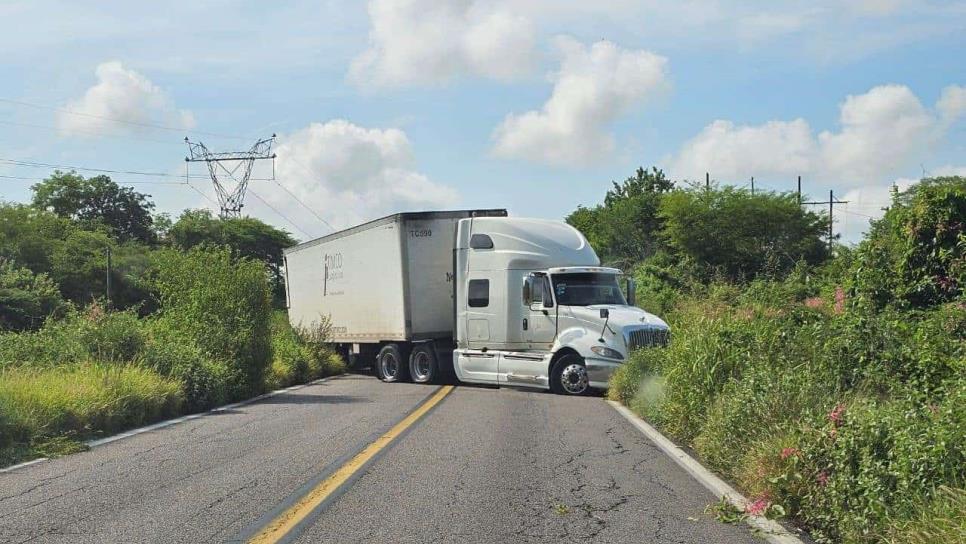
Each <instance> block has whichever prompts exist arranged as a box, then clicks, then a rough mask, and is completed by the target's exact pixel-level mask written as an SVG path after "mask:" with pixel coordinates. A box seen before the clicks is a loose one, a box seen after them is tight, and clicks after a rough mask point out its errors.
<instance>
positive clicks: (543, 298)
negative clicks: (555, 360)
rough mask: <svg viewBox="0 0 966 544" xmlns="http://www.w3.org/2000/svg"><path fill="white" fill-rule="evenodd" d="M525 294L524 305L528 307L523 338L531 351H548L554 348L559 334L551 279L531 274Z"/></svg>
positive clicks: (543, 275)
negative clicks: (555, 339) (555, 338)
mask: <svg viewBox="0 0 966 544" xmlns="http://www.w3.org/2000/svg"><path fill="white" fill-rule="evenodd" d="M523 292H524V295H523V299H524V300H523V303H524V305H525V306H526V308H525V309H524V313H523V315H524V316H525V317H524V323H523V328H524V331H523V338H524V339H525V340H526V341H527V343H528V344H529V347H530V349H532V350H540V351H547V350H549V349H550V348H552V347H553V341H554V337H555V336H556V334H557V322H556V320H555V319H556V318H555V314H554V310H555V308H554V307H553V305H554V301H553V295H552V294H551V290H550V278H549V277H548V276H547V275H546V274H530V275H529V276H527V279H526V284H525V285H524V288H523Z"/></svg>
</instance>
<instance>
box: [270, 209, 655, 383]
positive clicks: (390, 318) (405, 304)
mask: <svg viewBox="0 0 966 544" xmlns="http://www.w3.org/2000/svg"><path fill="white" fill-rule="evenodd" d="M284 256H285V278H286V285H285V286H286V301H287V303H288V310H289V319H290V321H291V322H292V324H293V325H295V326H305V325H311V324H312V323H316V322H319V321H320V320H322V319H323V318H326V319H328V320H329V322H330V324H331V327H332V328H331V331H332V341H333V342H335V343H336V344H337V345H338V346H339V348H340V349H341V350H342V352H343V353H344V354H345V355H346V356H347V358H348V359H349V363H350V365H352V366H356V367H361V366H367V365H370V364H371V365H372V366H373V367H374V368H375V370H376V375H377V376H379V378H380V379H382V380H383V381H386V382H394V381H400V380H409V379H411V380H412V381H415V382H432V381H435V380H436V379H438V378H439V376H440V374H442V373H448V371H455V375H456V376H457V377H458V378H459V379H460V380H461V381H466V382H475V383H490V384H512V385H521V386H530V387H541V388H549V389H552V390H553V391H555V392H558V393H564V394H577V395H579V394H584V393H586V392H587V391H588V390H589V389H590V388H600V387H606V385H607V380H608V378H609V377H610V374H611V373H612V372H613V371H614V370H615V369H616V368H617V367H619V366H620V365H621V364H622V363H623V362H624V360H626V358H627V357H628V356H629V354H630V352H631V351H632V350H634V349H638V348H645V347H650V346H656V345H663V344H665V343H666V342H667V341H668V338H669V330H668V327H667V324H665V323H664V322H663V321H662V320H661V319H659V318H658V317H656V316H654V315H652V314H649V313H647V312H645V311H644V310H641V309H640V308H635V307H633V304H634V300H633V283H632V282H630V281H629V282H628V287H627V292H628V298H630V302H629V303H628V301H627V299H625V296H624V294H623V292H622V291H621V288H620V287H619V285H618V278H619V276H620V275H621V272H620V271H619V270H616V269H613V268H606V267H601V266H600V259H598V257H597V254H596V253H595V252H594V249H593V248H592V247H591V246H590V244H589V243H588V242H587V239H586V238H585V237H584V236H583V234H581V233H580V232H579V231H578V230H576V229H575V228H573V227H571V226H570V225H567V224H566V223H563V222H560V221H548V220H542V219H520V218H509V217H506V210H465V211H447V212H420V213H400V214H396V215H392V216H389V217H384V218H382V219H377V220H375V221H371V222H369V223H365V224H363V225H359V226H357V227H353V228H350V229H347V230H344V231H341V232H337V233H334V234H330V235H328V236H325V237H322V238H319V239H317V240H312V241H310V242H306V243H304V244H300V245H298V246H295V247H292V248H289V249H287V250H286V251H285V254H284Z"/></svg>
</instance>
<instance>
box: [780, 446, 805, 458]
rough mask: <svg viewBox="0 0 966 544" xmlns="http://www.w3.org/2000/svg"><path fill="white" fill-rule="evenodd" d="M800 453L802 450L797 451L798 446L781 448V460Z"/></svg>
mask: <svg viewBox="0 0 966 544" xmlns="http://www.w3.org/2000/svg"><path fill="white" fill-rule="evenodd" d="M800 453H802V452H800V451H798V448H782V461H784V460H785V459H788V458H789V457H793V456H796V455H798V454H800Z"/></svg>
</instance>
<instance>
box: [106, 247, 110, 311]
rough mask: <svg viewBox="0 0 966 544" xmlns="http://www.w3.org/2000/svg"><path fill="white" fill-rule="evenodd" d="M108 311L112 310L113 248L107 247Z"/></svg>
mask: <svg viewBox="0 0 966 544" xmlns="http://www.w3.org/2000/svg"><path fill="white" fill-rule="evenodd" d="M107 309H108V310H110V309H111V246H107Z"/></svg>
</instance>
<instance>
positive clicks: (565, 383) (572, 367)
mask: <svg viewBox="0 0 966 544" xmlns="http://www.w3.org/2000/svg"><path fill="white" fill-rule="evenodd" d="M550 390H551V391H553V392H554V393H557V394H558V395H586V394H587V392H588V391H590V378H589V377H588V376H587V366H586V365H584V358H583V357H581V356H579V355H574V354H569V355H564V356H563V357H561V358H559V359H557V362H556V363H554V364H553V369H552V370H551V371H550Z"/></svg>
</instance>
